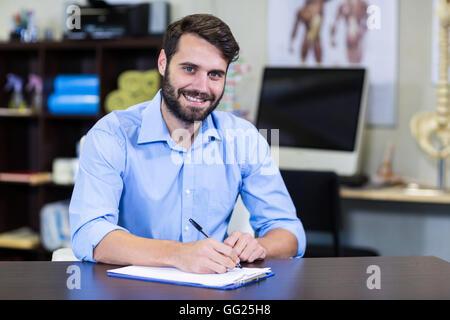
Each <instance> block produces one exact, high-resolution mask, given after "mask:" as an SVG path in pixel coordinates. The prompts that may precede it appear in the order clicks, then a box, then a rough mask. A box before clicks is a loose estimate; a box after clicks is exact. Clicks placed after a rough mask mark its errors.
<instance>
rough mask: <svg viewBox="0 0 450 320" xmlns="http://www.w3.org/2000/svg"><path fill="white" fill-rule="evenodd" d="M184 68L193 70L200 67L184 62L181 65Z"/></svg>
mask: <svg viewBox="0 0 450 320" xmlns="http://www.w3.org/2000/svg"><path fill="white" fill-rule="evenodd" d="M179 65H180V66H182V67H192V68H198V65H196V64H195V63H192V62H182V63H180V64H179Z"/></svg>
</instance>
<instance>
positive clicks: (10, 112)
mask: <svg viewBox="0 0 450 320" xmlns="http://www.w3.org/2000/svg"><path fill="white" fill-rule="evenodd" d="M0 117H7V118H32V119H37V118H38V117H39V113H38V112H36V111H34V110H31V109H21V110H19V109H11V108H0Z"/></svg>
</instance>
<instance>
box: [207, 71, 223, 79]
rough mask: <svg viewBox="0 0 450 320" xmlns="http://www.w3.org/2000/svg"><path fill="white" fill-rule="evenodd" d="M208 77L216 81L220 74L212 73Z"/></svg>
mask: <svg viewBox="0 0 450 320" xmlns="http://www.w3.org/2000/svg"><path fill="white" fill-rule="evenodd" d="M209 76H210V77H212V78H217V79H218V78H220V73H218V72H214V71H213V72H210V73H209Z"/></svg>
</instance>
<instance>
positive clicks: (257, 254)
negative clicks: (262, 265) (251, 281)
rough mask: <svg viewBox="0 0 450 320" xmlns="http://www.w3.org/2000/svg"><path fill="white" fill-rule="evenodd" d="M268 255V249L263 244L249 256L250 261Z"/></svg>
mask: <svg viewBox="0 0 450 320" xmlns="http://www.w3.org/2000/svg"><path fill="white" fill-rule="evenodd" d="M265 257H266V250H264V248H262V247H261V246H260V247H259V248H256V250H255V251H253V253H252V254H251V255H250V257H248V260H247V261H248V262H254V261H255V260H259V259H264V258H265Z"/></svg>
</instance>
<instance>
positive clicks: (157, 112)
mask: <svg viewBox="0 0 450 320" xmlns="http://www.w3.org/2000/svg"><path fill="white" fill-rule="evenodd" d="M161 98H162V95H161V90H159V91H158V93H157V94H156V95H155V97H154V98H153V99H152V100H150V101H149V102H148V105H147V107H146V108H145V110H144V111H143V112H142V123H141V129H140V132H139V137H138V143H139V144H141V143H149V142H156V141H167V142H170V141H172V138H171V137H170V133H169V129H168V128H167V125H166V123H165V121H164V119H163V117H162V114H161ZM201 130H202V131H201V133H202V137H203V143H205V142H210V141H213V140H221V137H220V135H219V132H218V131H217V128H216V125H215V117H213V113H211V114H210V115H208V117H207V118H206V119H205V120H204V121H203V123H202V129H201ZM194 143H195V142H194Z"/></svg>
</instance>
